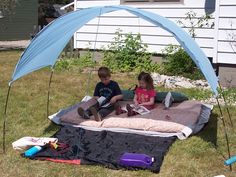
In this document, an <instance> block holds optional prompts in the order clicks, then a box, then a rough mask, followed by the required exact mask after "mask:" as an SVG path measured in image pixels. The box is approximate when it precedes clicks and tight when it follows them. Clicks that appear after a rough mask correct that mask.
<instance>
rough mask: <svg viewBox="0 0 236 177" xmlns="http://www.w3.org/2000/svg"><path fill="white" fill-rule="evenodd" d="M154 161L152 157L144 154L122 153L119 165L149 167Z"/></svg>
mask: <svg viewBox="0 0 236 177" xmlns="http://www.w3.org/2000/svg"><path fill="white" fill-rule="evenodd" d="M153 162H154V157H150V156H148V155H146V154H136V153H124V154H123V155H122V156H121V158H120V162H119V163H120V165H123V166H131V167H145V168H147V167H150V166H151V165H152V163H153Z"/></svg>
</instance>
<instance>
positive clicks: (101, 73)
mask: <svg viewBox="0 0 236 177" xmlns="http://www.w3.org/2000/svg"><path fill="white" fill-rule="evenodd" d="M98 77H99V78H106V77H111V71H110V70H109V68H107V67H105V66H102V67H100V68H99V69H98Z"/></svg>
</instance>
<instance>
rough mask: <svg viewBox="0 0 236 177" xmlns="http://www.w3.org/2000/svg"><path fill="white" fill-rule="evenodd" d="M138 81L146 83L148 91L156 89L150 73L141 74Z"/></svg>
mask: <svg viewBox="0 0 236 177" xmlns="http://www.w3.org/2000/svg"><path fill="white" fill-rule="evenodd" d="M138 80H139V81H141V80H142V81H144V82H145V83H146V85H147V89H148V90H151V89H154V85H153V79H152V77H151V75H150V74H149V73H145V72H143V71H142V72H141V73H140V74H139V75H138Z"/></svg>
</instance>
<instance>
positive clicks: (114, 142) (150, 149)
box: [33, 126, 176, 172]
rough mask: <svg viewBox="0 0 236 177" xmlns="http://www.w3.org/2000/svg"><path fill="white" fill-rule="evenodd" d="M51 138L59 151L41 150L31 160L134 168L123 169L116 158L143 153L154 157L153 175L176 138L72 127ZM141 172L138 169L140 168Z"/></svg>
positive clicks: (61, 130)
mask: <svg viewBox="0 0 236 177" xmlns="http://www.w3.org/2000/svg"><path fill="white" fill-rule="evenodd" d="M54 137H56V138H58V140H59V142H60V143H62V144H63V146H62V148H59V150H57V151H56V150H53V149H52V148H50V147H46V148H44V149H43V150H42V151H41V152H39V153H38V154H36V155H35V156H34V157H33V159H40V158H45V157H49V158H55V159H66V160H73V159H81V164H94V163H95V164H102V165H105V166H106V167H109V168H113V169H120V168H126V169H137V168H133V167H122V166H121V165H119V159H120V157H121V155H122V154H123V153H125V152H128V153H142V154H146V155H149V156H152V157H154V159H155V161H154V163H153V164H152V166H150V167H148V169H149V170H151V171H153V172H159V171H160V167H161V165H162V161H163V159H164V156H165V154H166V152H167V151H168V149H169V147H170V145H171V144H172V143H173V142H174V141H175V139H176V138H175V137H151V136H144V135H137V134H130V133H117V132H110V131H91V130H86V129H83V128H75V127H71V126H64V127H62V128H61V129H60V130H59V131H58V132H57V133H56V134H55V135H54ZM139 169H140V168H139Z"/></svg>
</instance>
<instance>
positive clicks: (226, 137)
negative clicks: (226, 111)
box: [216, 98, 232, 171]
mask: <svg viewBox="0 0 236 177" xmlns="http://www.w3.org/2000/svg"><path fill="white" fill-rule="evenodd" d="M216 100H217V104H218V107H219V109H220V115H221V116H220V119H221V120H222V122H223V126H224V133H225V139H226V144H227V151H228V158H230V157H231V154H230V147H229V138H228V133H227V130H226V124H225V120H224V117H223V112H222V109H221V106H220V103H219V100H218V98H216ZM229 168H230V171H232V165H230V166H229Z"/></svg>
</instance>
